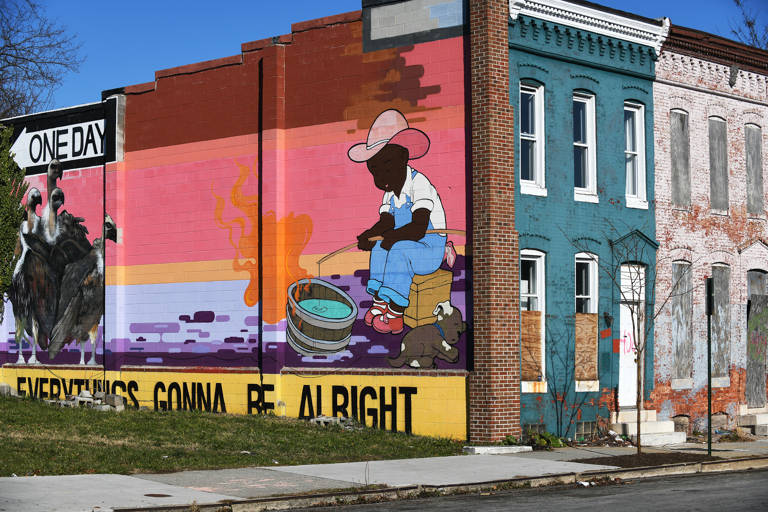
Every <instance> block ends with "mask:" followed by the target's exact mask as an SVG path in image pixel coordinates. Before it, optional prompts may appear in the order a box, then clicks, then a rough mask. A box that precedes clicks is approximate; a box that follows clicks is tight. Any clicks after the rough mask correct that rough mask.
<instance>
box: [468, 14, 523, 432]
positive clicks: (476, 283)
mask: <svg viewBox="0 0 768 512" xmlns="http://www.w3.org/2000/svg"><path fill="white" fill-rule="evenodd" d="M508 20H509V10H508V4H507V1H506V0H471V1H470V41H471V42H470V45H471V52H470V54H471V56H472V57H471V85H472V89H471V90H472V96H471V101H472V104H471V105H472V106H471V108H472V184H473V186H472V203H473V205H472V206H473V208H472V226H473V231H472V235H473V240H472V257H473V269H474V274H473V300H474V369H473V372H472V373H471V375H470V379H469V400H470V405H469V438H470V441H471V442H488V441H495V440H498V439H501V438H502V437H503V436H505V435H507V434H519V432H520V317H519V309H520V307H519V288H518V286H519V276H518V273H519V270H518V236H517V232H516V231H515V224H514V215H515V209H514V166H513V164H512V162H513V141H514V126H513V114H512V109H511V107H510V104H509V83H508V82H509V78H508V77H509V60H508V59H509V50H508V43H507V41H508Z"/></svg>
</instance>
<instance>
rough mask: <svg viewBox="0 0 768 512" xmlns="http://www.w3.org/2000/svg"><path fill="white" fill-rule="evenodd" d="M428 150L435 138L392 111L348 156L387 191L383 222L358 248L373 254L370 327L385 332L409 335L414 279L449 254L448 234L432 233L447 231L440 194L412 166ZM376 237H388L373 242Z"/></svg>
mask: <svg viewBox="0 0 768 512" xmlns="http://www.w3.org/2000/svg"><path fill="white" fill-rule="evenodd" d="M428 150H429V137H427V135H426V134H425V133H424V132H422V131H421V130H418V129H416V128H410V127H409V126H408V121H406V119H405V116H403V114H401V113H400V112H399V111H397V110H394V109H391V110H385V111H384V112H382V113H381V114H379V116H378V117H377V118H376V120H375V121H374V122H373V124H372V125H371V128H370V130H369V131H368V139H367V140H366V142H362V143H360V144H356V145H354V146H352V147H351V148H350V149H349V151H348V153H347V154H348V156H349V158H350V160H352V161H354V162H360V163H363V162H365V164H366V165H367V167H368V170H369V171H370V173H371V175H372V176H373V183H374V185H375V186H376V188H378V189H380V190H382V191H384V197H383V198H382V201H381V206H380V207H379V220H378V222H376V223H375V224H374V225H373V226H371V227H370V228H369V229H367V230H365V231H363V232H362V233H360V235H359V236H358V237H357V240H358V243H357V246H358V248H360V249H361V250H363V251H370V252H371V258H370V279H369V280H368V285H367V287H366V291H367V292H368V293H370V294H371V295H372V296H373V305H372V306H371V308H370V309H369V310H368V312H367V313H366V314H365V323H366V324H367V325H369V326H371V327H373V328H374V329H375V330H376V331H377V332H380V333H385V334H386V333H391V334H399V333H401V332H402V331H403V313H404V312H405V309H406V308H407V307H408V303H409V301H408V295H409V292H410V288H411V282H412V281H413V276H414V275H416V274H419V275H427V274H431V273H432V272H434V271H436V270H437V269H438V268H439V267H440V264H441V263H442V261H443V256H444V254H445V244H446V237H445V235H443V234H438V233H427V231H428V230H445V227H446V224H445V211H444V210H443V204H442V202H441V201H440V195H439V194H438V193H437V190H436V189H435V187H434V186H433V185H432V183H430V181H429V179H427V177H426V176H424V175H423V174H421V173H420V172H418V171H417V170H415V169H413V168H411V166H410V165H408V162H409V161H410V160H415V159H417V158H421V157H422V156H424V155H425V154H427V151H428ZM375 236H381V237H382V238H383V239H382V240H379V241H371V240H369V239H370V238H372V237H375Z"/></svg>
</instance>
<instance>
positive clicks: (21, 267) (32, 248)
mask: <svg viewBox="0 0 768 512" xmlns="http://www.w3.org/2000/svg"><path fill="white" fill-rule="evenodd" d="M63 201H64V194H63V192H61V189H56V190H54V192H53V194H52V195H51V208H52V209H53V211H54V212H55V211H56V210H57V209H58V208H59V207H61V204H62V203H63ZM41 202H42V197H41V195H40V191H38V190H37V189H36V188H32V189H31V190H30V191H29V193H28V195H27V212H26V213H27V219H26V220H25V221H24V222H22V224H21V227H20V229H19V244H20V246H21V255H20V256H19V260H18V262H17V263H16V267H15V268H14V272H13V277H12V280H11V289H10V290H9V297H10V299H11V303H12V304H13V313H14V316H15V317H16V343H17V344H18V345H19V360H18V362H19V363H23V362H24V357H23V355H22V353H21V341H22V340H21V338H22V337H23V336H24V331H26V332H27V333H28V334H30V335H32V337H33V341H32V343H31V345H32V355H31V356H30V358H29V361H27V362H28V363H30V364H36V363H37V362H38V361H37V357H36V352H37V345H38V344H39V345H40V347H41V348H43V349H46V348H47V347H48V338H49V334H50V332H51V330H52V329H53V325H54V324H55V321H56V299H57V297H58V284H59V279H58V275H57V274H56V272H55V271H54V270H53V269H52V268H51V266H50V264H49V263H48V257H49V248H50V246H49V245H48V244H47V243H46V241H45V239H44V237H43V236H42V235H43V228H42V226H41V219H40V217H38V216H37V213H36V212H35V210H36V209H37V206H38V205H39V204H40V203H41Z"/></svg>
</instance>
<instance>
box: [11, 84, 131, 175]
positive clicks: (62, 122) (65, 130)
mask: <svg viewBox="0 0 768 512" xmlns="http://www.w3.org/2000/svg"><path fill="white" fill-rule="evenodd" d="M116 108H117V101H116V100H115V99H113V98H110V99H108V100H106V101H103V102H100V103H92V104H89V105H82V106H79V107H72V108H67V109H61V110H52V111H49V112H42V113H39V114H32V115H29V116H22V117H15V118H11V119H7V120H0V124H3V125H10V126H12V127H13V135H14V137H13V139H12V140H13V142H12V144H11V153H13V158H14V160H15V161H16V163H17V164H18V165H19V167H22V168H24V169H26V172H27V175H33V174H40V173H44V172H45V171H46V169H47V167H48V164H49V163H50V162H51V160H53V159H54V158H55V159H57V160H59V161H60V162H61V163H62V166H63V168H64V169H65V170H66V169H76V168H85V167H95V166H100V165H103V164H104V163H106V162H111V161H114V160H115V120H116V117H117V112H116Z"/></svg>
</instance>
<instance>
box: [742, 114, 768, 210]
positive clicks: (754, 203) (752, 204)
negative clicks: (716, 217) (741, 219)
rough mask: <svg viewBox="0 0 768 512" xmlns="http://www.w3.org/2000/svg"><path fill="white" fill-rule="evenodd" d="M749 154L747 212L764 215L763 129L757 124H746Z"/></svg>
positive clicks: (747, 150) (745, 145) (745, 136)
mask: <svg viewBox="0 0 768 512" xmlns="http://www.w3.org/2000/svg"><path fill="white" fill-rule="evenodd" d="M744 149H745V150H746V154H747V213H749V214H751V215H764V213H765V211H764V204H763V194H764V192H763V131H762V130H761V129H760V127H759V126H757V125H756V124H747V125H746V126H744Z"/></svg>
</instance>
